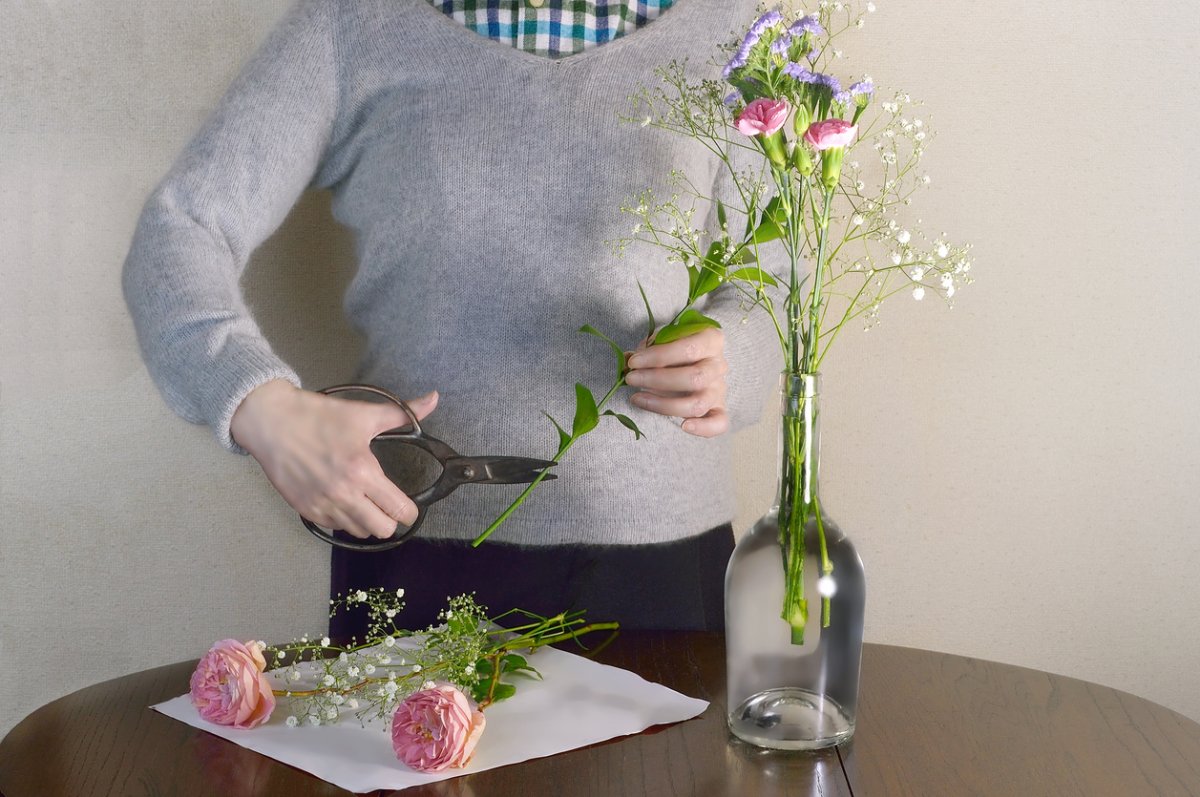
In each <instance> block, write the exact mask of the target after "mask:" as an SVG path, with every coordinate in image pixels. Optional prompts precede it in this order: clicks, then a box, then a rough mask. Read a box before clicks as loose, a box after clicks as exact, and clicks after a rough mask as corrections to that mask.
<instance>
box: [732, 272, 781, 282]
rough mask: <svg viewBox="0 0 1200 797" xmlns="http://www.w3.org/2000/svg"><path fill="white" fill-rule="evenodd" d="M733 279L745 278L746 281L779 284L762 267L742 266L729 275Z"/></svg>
mask: <svg viewBox="0 0 1200 797" xmlns="http://www.w3.org/2000/svg"><path fill="white" fill-rule="evenodd" d="M729 279H731V280H744V281H745V282H753V283H755V284H757V283H760V282H761V283H763V284H765V285H778V284H779V283H778V282H777V281H776V280H775V278H774V277H772V276H771V275H770V274H769V273H767V272H766V271H763V270H762V269H761V268H741V269H738V270H737V271H735V272H733V273H732V274H730V275H729Z"/></svg>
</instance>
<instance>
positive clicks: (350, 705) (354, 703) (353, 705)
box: [346, 697, 358, 710]
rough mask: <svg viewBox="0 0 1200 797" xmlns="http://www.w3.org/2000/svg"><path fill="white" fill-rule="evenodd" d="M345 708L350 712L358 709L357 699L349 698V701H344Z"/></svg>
mask: <svg viewBox="0 0 1200 797" xmlns="http://www.w3.org/2000/svg"><path fill="white" fill-rule="evenodd" d="M346 706H347V708H350V709H351V710H353V709H356V708H358V698H357V697H352V698H350V699H349V700H347V701H346Z"/></svg>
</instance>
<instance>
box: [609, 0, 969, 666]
mask: <svg viewBox="0 0 1200 797" xmlns="http://www.w3.org/2000/svg"><path fill="white" fill-rule="evenodd" d="M874 11H875V4H874V3H866V4H865V5H864V6H860V5H859V4H858V3H853V2H826V1H824V0H822V2H820V3H819V4H818V5H816V7H815V8H814V9H813V10H812V11H811V13H809V12H805V11H804V10H803V9H801V8H799V7H795V5H794V4H793V5H792V6H791V7H789V8H786V9H785V8H784V7H782V6H779V7H775V8H770V9H769V8H768V7H767V6H765V5H761V4H760V6H759V13H760V15H759V16H758V18H757V19H756V20H755V21H754V23H753V24H752V25H751V27H750V29H749V30H748V31H747V32H745V34H742V35H739V36H737V37H736V38H735V39H733V40H732V41H729V42H726V43H724V44H723V45H721V46H720V47H719V48H718V49H719V50H720V51H721V54H720V55H718V58H717V59H716V60H715V61H714V62H712V65H713V66H714V67H718V66H719V67H720V68H721V79H720V80H716V79H708V80H702V81H699V82H691V81H690V80H689V79H688V77H687V75H686V73H685V65H686V64H685V63H681V62H679V61H671V62H670V63H669V64H667V65H666V66H664V67H660V68H658V69H657V70H656V74H657V76H658V77H659V78H660V79H661V84H662V85H660V86H657V87H655V88H643V89H642V90H641V91H639V92H638V94H636V95H635V96H634V98H633V105H634V108H633V113H632V114H631V115H628V116H625V117H623V119H624V120H625V121H627V122H633V123H636V124H639V125H641V126H643V127H653V128H658V129H662V130H666V131H670V132H671V133H675V134H680V135H684V136H688V137H690V138H692V139H695V140H696V141H698V142H699V143H701V144H702V145H703V146H704V147H706V148H707V149H708V150H710V151H711V152H712V153H714V154H715V155H716V157H717V158H718V159H719V161H720V163H719V167H718V168H719V179H718V181H717V183H716V184H718V185H719V184H721V183H723V182H724V183H728V184H729V185H731V186H732V189H731V191H730V195H729V196H730V198H731V201H730V202H726V201H725V199H722V198H721V197H717V196H709V195H708V194H709V192H708V191H707V190H706V188H705V187H704V186H703V185H701V186H699V187H698V186H697V185H696V184H695V183H694V182H693V181H692V180H691V179H690V178H689V176H688V175H686V174H684V173H683V172H681V171H680V170H672V172H671V182H672V186H673V193H672V194H671V196H670V197H669V198H668V199H665V200H663V201H657V200H656V197H655V195H654V192H653V191H651V190H646V191H642V192H640V193H638V194H636V195H635V196H634V198H633V200H632V201H631V202H628V203H627V204H626V205H624V206H623V207H622V210H623V211H625V212H628V213H631V214H633V215H634V216H636V217H637V218H638V222H637V224H636V225H635V226H634V227H633V233H632V237H629V238H622V239H620V240H619V241H617V242H615V244H616V251H617V252H618V254H621V253H623V252H624V251H625V249H626V248H627V247H628V245H629V244H630V243H632V242H634V241H642V242H646V243H649V244H652V245H655V246H658V247H661V248H663V249H665V250H666V251H667V252H668V255H667V258H666V259H667V261H668V262H677V263H681V264H682V265H683V267H684V268H685V269H686V270H687V274H688V293H687V296H686V297H684V299H683V302H682V304H681V309H680V310H679V312H678V313H677V314H676V315H675V317H674V318H673V319H672V320H671V322H670V323H668V324H667V325H665V326H664V327H662V328H660V329H659V330H658V331H657V332H654V329H655V327H654V320H653V316H651V319H650V327H651V332H652V334H656V335H657V336H658V337H657V338H656V341H658V340H661V338H662V336H663V335H664V334H665V335H671V334H676V333H677V332H678V331H679V329H680V328H681V327H685V328H687V329H690V330H695V329H699V328H703V327H704V326H714V327H718V326H720V324H719V323H718V322H717V321H716V320H715V319H713V318H710V317H708V316H706V315H705V314H704V309H705V303H706V302H707V301H708V297H709V296H710V295H711V294H712V293H713V291H715V290H717V288H719V287H722V286H727V287H729V288H732V289H734V290H736V291H737V292H738V296H739V297H740V299H741V303H742V306H743V308H745V310H746V312H747V313H749V312H752V311H754V310H755V309H758V310H761V311H764V312H766V313H768V314H769V316H770V318H771V320H772V322H773V324H774V329H775V332H776V336H777V338H778V342H779V345H780V347H781V349H782V352H783V355H784V362H785V369H786V372H787V374H788V375H789V376H792V377H802V376H807V375H816V374H818V373H819V371H820V368H821V366H822V364H823V362H824V358H825V355H826V353H827V352H828V350H829V347H830V345H831V344H832V343H833V342H834V340H836V339H837V337H838V335H839V334H840V333H841V331H842V330H843V329H844V328H845V327H846V326H847V325H849V324H851V323H852V322H861V323H863V325H864V327H865V328H866V329H870V328H872V327H873V326H875V325H876V324H877V323H878V322H879V308H880V304H881V302H882V301H883V300H885V299H887V298H890V297H892V296H894V295H897V294H900V295H905V294H906V295H908V296H911V297H912V298H913V299H915V300H918V301H920V300H922V299H924V298H925V297H926V296H931V295H932V296H938V297H940V298H942V299H944V300H945V302H946V303H947V304H948V305H952V299H953V297H954V295H955V294H956V292H957V291H958V290H959V289H960V288H961V287H962V286H964V285H968V284H970V283H971V282H972V279H971V276H970V274H969V272H970V269H971V260H970V257H969V250H970V249H971V245H970V244H955V243H953V242H951V241H950V240H949V239H948V238H947V237H946V234H945V233H942V234H941V235H938V236H936V237H933V238H930V237H929V236H927V235H926V234H925V233H924V232H922V231H921V228H920V222H921V220H920V219H917V220H916V221H915V222H912V221H909V220H906V219H904V218H902V216H903V212H902V211H903V210H904V208H905V207H906V206H908V205H910V204H911V203H912V199H913V194H914V193H915V192H916V191H917V190H918V189H921V188H924V187H926V186H929V185H930V183H931V180H930V178H929V176H928V175H927V174H924V173H923V172H922V171H921V170H920V169H919V165H920V161H921V156H922V155H923V153H924V152H925V148H926V146H927V145H928V143H929V142H930V141H931V140H932V138H933V132H932V130H931V128H930V125H929V123H928V121H927V118H922V116H921V115H920V114H919V112H918V108H919V105H920V103H917V102H914V101H913V100H912V98H911V97H910V96H909V95H908V94H907V93H906V92H904V91H899V90H897V91H894V92H892V93H891V95H890V98H889V99H883V100H882V101H880V100H879V95H880V94H881V92H880V90H879V88H878V87H877V86H876V85H875V82H874V81H873V80H872V79H871V78H870V77H869V76H866V75H861V74H859V75H857V76H856V77H855V78H845V77H844V75H845V74H846V71H845V70H844V69H840V68H839V67H840V66H841V64H842V59H843V57H844V53H843V51H842V49H840V46H841V44H840V39H841V38H842V37H843V36H844V34H846V33H847V32H848V31H851V30H854V29H857V28H862V27H863V26H864V24H865V22H866V17H867V15H869V14H870V13H872V12H874ZM835 72H836V73H838V74H835ZM839 75H841V76H839ZM730 89H732V91H731V90H730ZM868 110H870V113H869V114H868ZM860 152H861V153H862V154H859V153H860ZM744 160H746V161H749V162H751V163H754V164H757V165H756V166H755V167H751V168H739V167H738V165H735V162H741V161H744ZM764 172H765V173H766V177H765V178H764V176H763V175H764ZM720 178H728V179H727V180H722V179H720ZM683 195H687V196H689V197H690V201H689V200H686V199H683V198H682V197H683ZM696 200H704V201H705V202H707V203H708V206H709V207H711V208H712V209H713V210H714V215H715V222H716V224H717V229H715V230H709V229H706V228H701V229H697V228H695V227H694V226H693V222H692V217H693V215H694V213H695V210H696ZM778 247H782V250H783V253H782V254H783V256H782V258H780V260H781V261H782V263H783V265H782V266H781V267H775V268H771V267H769V266H768V265H767V264H766V261H765V258H764V255H765V254H766V253H767V250H768V249H777V248H778ZM648 309H649V308H648V306H647V310H648ZM801 400H803V399H801ZM789 412H790V410H789ZM797 417H799V411H797ZM783 429H784V440H783V444H784V449H783V450H784V454H783V462H782V474H781V475H782V478H781V484H782V485H783V490H784V494H783V495H782V496H781V501H780V510H779V511H780V517H779V519H780V528H781V543H782V544H783V549H784V563H783V566H784V571H785V596H784V601H783V606H782V607H781V612H780V615H781V617H782V619H783V620H785V621H786V622H787V623H788V624H789V625H790V626H791V637H792V641H793V642H794V643H796V644H803V641H804V629H805V626H806V624H807V621H808V601H807V599H806V598H805V596H804V579H803V572H804V533H805V528H806V527H807V526H809V525H810V524H815V526H816V528H817V532H818V535H819V539H820V550H821V557H822V560H821V562H820V571H821V574H822V576H823V580H822V582H821V583H826V584H830V583H832V581H831V580H830V578H829V576H830V574H831V573H832V572H833V564H832V562H831V561H830V559H829V557H828V556H827V554H826V546H825V536H824V527H823V520H822V515H821V512H820V505H819V499H818V496H817V495H816V494H815V492H814V491H811V490H809V489H807V488H806V485H808V484H809V483H810V481H809V479H808V475H807V470H808V468H809V467H810V464H811V463H808V462H806V461H805V459H804V452H805V451H807V450H809V449H808V448H807V447H806V446H805V445H804V441H803V439H802V437H803V435H804V434H805V430H804V428H803V424H801V423H799V422H794V423H788V422H785V423H784V424H783ZM823 592H824V593H828V590H823ZM830 597H831V595H830V594H822V595H821V604H822V605H821V617H822V625H823V626H828V625H829V623H830V617H829V611H830Z"/></svg>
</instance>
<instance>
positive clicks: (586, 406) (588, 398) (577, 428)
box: [571, 382, 600, 437]
mask: <svg viewBox="0 0 1200 797" xmlns="http://www.w3.org/2000/svg"><path fill="white" fill-rule="evenodd" d="M598 423H600V411H599V410H597V409H596V398H595V397H594V396H593V395H592V391H590V390H588V389H587V385H585V384H583V383H581V382H576V383H575V420H574V422H573V423H572V424H571V436H572V437H579V436H580V435H585V434H587V433H588V432H590V431H592V430H593V429H595V428H596V424H598Z"/></svg>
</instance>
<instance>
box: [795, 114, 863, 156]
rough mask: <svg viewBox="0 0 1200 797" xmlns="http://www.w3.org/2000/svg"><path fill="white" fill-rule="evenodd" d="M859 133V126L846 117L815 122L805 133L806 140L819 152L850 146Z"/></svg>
mask: <svg viewBox="0 0 1200 797" xmlns="http://www.w3.org/2000/svg"><path fill="white" fill-rule="evenodd" d="M857 133H858V126H857V125H852V124H850V123H849V122H847V121H846V120H845V119H837V118H834V119H826V120H824V121H821V122H813V123H812V124H811V125H809V126H808V130H806V131H805V133H804V140H805V141H807V142H808V143H809V146H811V147H812V148H813V149H815V150H816V151H817V152H821V151H823V150H827V149H833V148H834V147H848V146H850V142H852V141H853V140H854V136H855V135H856V134H857Z"/></svg>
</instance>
